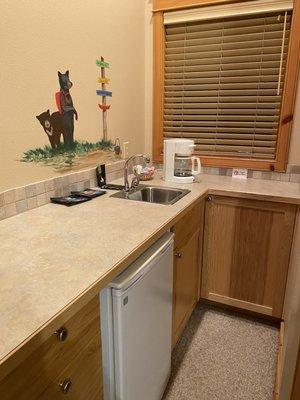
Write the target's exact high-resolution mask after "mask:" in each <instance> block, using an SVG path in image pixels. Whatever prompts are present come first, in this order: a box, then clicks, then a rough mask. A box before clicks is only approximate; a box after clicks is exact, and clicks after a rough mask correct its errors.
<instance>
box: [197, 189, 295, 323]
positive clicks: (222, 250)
mask: <svg viewBox="0 0 300 400" xmlns="http://www.w3.org/2000/svg"><path fill="white" fill-rule="evenodd" d="M207 200H208V201H207V202H206V207H205V228H204V247H203V269H202V285H201V297H203V298H205V299H208V300H212V301H215V302H219V303H223V304H227V305H231V306H234V307H238V308H241V309H245V310H250V311H254V312H258V313H261V314H266V315H271V316H274V317H278V318H281V316H282V308H283V301H284V294H285V286H286V278H287V272H288V265H289V256H290V250H291V244H292V236H293V228H294V220H295V211H296V209H295V206H293V205H289V204H282V203H272V202H266V201H256V200H247V199H236V198H230V197H222V196H209V198H208V199H207Z"/></svg>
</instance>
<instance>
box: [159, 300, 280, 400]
mask: <svg viewBox="0 0 300 400" xmlns="http://www.w3.org/2000/svg"><path fill="white" fill-rule="evenodd" d="M278 334H279V331H278V329H277V328H276V327H274V326H272V325H269V324H264V323H262V322H260V321H257V320H255V319H251V318H248V317H245V318H244V317H241V316H239V315H238V314H235V313H231V312H227V311H223V310H220V309H217V308H212V307H207V306H198V307H197V308H196V309H195V311H194V313H193V315H192V317H191V319H190V321H189V323H188V325H187V327H186V329H185V331H184V333H183V336H182V338H181V339H180V341H179V342H178V344H177V346H176V348H175V349H174V352H173V356H172V364H173V366H172V375H171V379H170V381H169V385H168V387H167V389H166V392H165V396H164V398H163V399H164V400H272V392H273V384H274V376H275V368H276V357H277V354H276V353H277V347H278Z"/></svg>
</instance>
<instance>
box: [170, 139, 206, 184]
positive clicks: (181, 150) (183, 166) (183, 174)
mask: <svg viewBox="0 0 300 400" xmlns="http://www.w3.org/2000/svg"><path fill="white" fill-rule="evenodd" d="M194 147H195V143H194V141H193V140H191V139H165V140H164V179H165V181H168V182H182V183H191V182H194V180H195V175H198V174H200V172H201V162H200V159H199V157H195V156H192V154H193V151H194Z"/></svg>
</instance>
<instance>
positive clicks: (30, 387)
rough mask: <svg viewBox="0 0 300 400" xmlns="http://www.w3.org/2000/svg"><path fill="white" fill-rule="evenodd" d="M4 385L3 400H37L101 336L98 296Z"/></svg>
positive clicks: (1, 387) (0, 394)
mask: <svg viewBox="0 0 300 400" xmlns="http://www.w3.org/2000/svg"><path fill="white" fill-rule="evenodd" d="M60 328H62V327H57V329H58V333H57V334H55V333H53V335H52V336H51V337H49V338H48V339H47V340H46V341H45V342H44V343H43V344H42V345H41V346H40V347H39V348H37V349H36V350H35V351H34V352H33V353H32V354H31V355H30V356H29V357H28V358H27V359H25V360H24V361H23V362H22V363H21V364H20V365H19V366H18V367H17V368H16V369H14V370H13V371H12V372H11V373H10V374H9V375H7V376H6V377H5V378H4V379H3V380H2V381H1V382H0V399H1V400H16V399H18V400H34V399H36V398H38V396H40V394H41V393H42V392H43V391H44V390H45V388H46V387H47V386H48V385H49V384H50V383H51V382H52V381H53V379H55V377H56V376H57V375H58V374H59V373H60V372H61V371H62V370H63V369H64V368H65V366H66V365H68V364H69V363H70V362H71V361H72V360H73V358H74V357H76V355H77V354H79V353H80V351H81V350H82V349H83V348H84V347H85V346H86V345H87V343H89V341H90V340H91V339H92V338H93V337H94V336H95V335H100V318H99V300H98V296H96V297H95V298H94V299H93V300H92V301H90V302H89V303H88V304H87V305H86V306H84V307H83V308H82V309H81V310H80V311H79V312H78V313H77V314H75V315H74V316H73V317H72V318H70V319H69V320H68V321H66V323H65V324H64V326H63V328H65V330H63V331H59V329H60Z"/></svg>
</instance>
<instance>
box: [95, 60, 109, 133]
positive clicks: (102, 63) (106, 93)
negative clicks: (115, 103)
mask: <svg viewBox="0 0 300 400" xmlns="http://www.w3.org/2000/svg"><path fill="white" fill-rule="evenodd" d="M96 65H97V66H98V67H100V68H101V76H100V77H99V78H98V83H100V84H101V89H99V90H98V89H97V90H96V93H97V96H101V97H102V103H101V104H98V106H99V108H100V110H101V111H102V132H103V140H104V141H107V140H108V139H107V110H109V109H110V105H108V104H107V103H106V97H112V92H111V91H109V90H106V85H107V84H108V83H109V79H108V78H107V77H106V76H105V69H106V68H109V63H108V62H106V61H104V58H103V57H101V58H100V60H96Z"/></svg>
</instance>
